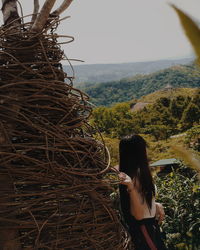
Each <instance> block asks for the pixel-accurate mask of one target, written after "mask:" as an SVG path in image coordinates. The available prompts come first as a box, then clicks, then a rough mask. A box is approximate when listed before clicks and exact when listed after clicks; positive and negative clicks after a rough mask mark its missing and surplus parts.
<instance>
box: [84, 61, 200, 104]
mask: <svg viewBox="0 0 200 250" xmlns="http://www.w3.org/2000/svg"><path fill="white" fill-rule="evenodd" d="M167 85H171V86H172V87H186V88H187V87H190V88H196V87H200V70H199V69H198V68H197V67H196V66H194V65H179V66H174V67H171V68H168V69H165V70H161V71H158V72H156V73H153V74H149V75H143V76H141V75H138V76H135V77H132V78H127V79H122V80H120V81H115V82H106V83H98V84H85V86H83V87H82V88H81V89H82V90H83V91H84V92H86V93H87V94H88V95H89V96H90V97H91V102H92V103H94V104H95V105H97V106H101V105H103V106H111V105H113V104H115V103H119V102H127V101H130V100H132V99H138V98H140V97H142V96H144V95H147V94H150V93H153V92H155V91H157V90H160V89H163V88H164V87H166V86H167Z"/></svg>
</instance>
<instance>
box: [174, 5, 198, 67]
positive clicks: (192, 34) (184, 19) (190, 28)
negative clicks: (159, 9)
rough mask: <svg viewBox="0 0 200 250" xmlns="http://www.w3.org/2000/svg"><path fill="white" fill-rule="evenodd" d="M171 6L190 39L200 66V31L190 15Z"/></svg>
mask: <svg viewBox="0 0 200 250" xmlns="http://www.w3.org/2000/svg"><path fill="white" fill-rule="evenodd" d="M171 6H172V8H173V9H174V10H175V11H176V13H177V14H178V16H179V19H180V21H181V24H182V26H183V29H184V31H185V34H186V36H187V37H188V39H189V41H190V43H191V45H192V47H193V48H194V51H195V53H196V55H197V62H198V64H200V29H199V27H198V26H197V24H196V23H195V22H194V21H193V20H192V19H191V18H190V17H189V16H188V15H186V14H185V13H184V12H182V11H181V10H180V9H178V8H177V7H176V6H174V5H173V4H172V5H171Z"/></svg>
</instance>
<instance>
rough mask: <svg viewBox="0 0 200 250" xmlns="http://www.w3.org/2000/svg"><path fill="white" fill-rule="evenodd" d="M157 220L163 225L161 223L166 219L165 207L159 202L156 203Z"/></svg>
mask: <svg viewBox="0 0 200 250" xmlns="http://www.w3.org/2000/svg"><path fill="white" fill-rule="evenodd" d="M156 219H157V220H158V223H159V224H161V222H162V221H163V220H164V219H165V211H164V207H163V205H162V204H161V203H158V202H156Z"/></svg>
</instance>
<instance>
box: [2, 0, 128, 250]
mask: <svg viewBox="0 0 200 250" xmlns="http://www.w3.org/2000/svg"><path fill="white" fill-rule="evenodd" d="M71 2H72V0H65V1H63V3H62V4H61V6H60V7H59V8H58V9H57V10H55V11H54V12H52V8H53V6H54V3H55V0H46V1H45V3H44V5H43V6H42V8H41V10H40V12H39V13H38V10H39V1H36V0H35V1H34V11H33V17H32V21H31V22H27V23H24V22H21V21H20V19H21V18H19V15H18V13H17V6H16V1H14V0H5V1H3V15H4V21H5V24H6V25H4V26H3V27H1V29H0V34H1V36H0V76H1V77H0V133H1V134H0V142H1V144H0V156H1V157H0V199H1V202H0V210H1V216H0V234H1V235H0V248H1V249H3V250H5V249H7V250H16V249H21V248H24V249H65V248H66V246H67V247H68V246H69V245H70V247H71V248H72V249H75V248H78V249H83V248H85V249H93V248H102V249H125V244H126V243H127V241H126V237H127V236H126V232H125V231H124V229H123V228H122V226H121V224H120V222H119V219H118V216H117V213H116V211H115V210H113V209H112V203H111V200H110V193H111V192H112V187H111V186H110V185H109V184H108V182H106V181H105V180H104V179H103V177H104V174H105V172H106V171H107V169H108V163H109V161H108V159H107V157H108V156H107V154H106V151H105V147H104V144H103V143H102V142H99V141H97V140H95V139H94V137H93V132H92V131H93V130H92V129H93V128H92V127H91V126H90V125H89V123H88V117H89V115H90V113H91V107H90V105H89V104H88V102H87V100H88V97H87V96H86V95H85V94H84V93H82V92H80V91H79V90H77V89H74V88H73V87H72V85H71V83H72V78H73V77H70V76H68V75H67V74H66V73H65V72H64V71H63V69H62V65H61V63H60V61H61V60H62V59H64V54H63V51H62V50H61V49H60V47H59V46H58V41H57V37H58V35H57V34H55V29H56V25H55V24H57V23H58V22H59V17H58V15H59V14H60V13H61V12H62V11H63V10H64V9H66V8H67V7H68V6H69V5H70V4H71ZM65 79H66V82H65V81H64V80H65ZM94 217H95V218H94ZM118 234H120V238H119V237H118ZM77 235H78V236H79V237H78V238H77ZM107 236H108V237H107ZM121 236H122V237H121ZM106 237H107V238H106ZM105 238H106V240H105Z"/></svg>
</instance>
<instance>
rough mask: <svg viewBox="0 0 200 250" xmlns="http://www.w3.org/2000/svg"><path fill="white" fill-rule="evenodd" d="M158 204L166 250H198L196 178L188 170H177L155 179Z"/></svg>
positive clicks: (198, 192) (199, 195)
mask: <svg viewBox="0 0 200 250" xmlns="http://www.w3.org/2000/svg"><path fill="white" fill-rule="evenodd" d="M156 185H157V187H158V191H159V193H158V197H157V201H158V202H160V203H162V204H163V205H164V207H165V213H166V219H165V222H164V224H163V225H162V229H163V230H164V231H165V233H166V243H167V247H168V249H172V250H173V249H185V250H186V249H194V250H195V249H196V250H197V249H199V247H200V238H199V226H200V220H199V218H200V202H199V198H200V188H199V183H198V179H197V175H196V173H195V172H194V171H192V170H191V169H188V168H186V167H185V166H182V167H181V168H180V169H178V170H176V171H174V172H172V173H170V174H168V175H166V176H162V177H157V178H156Z"/></svg>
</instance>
